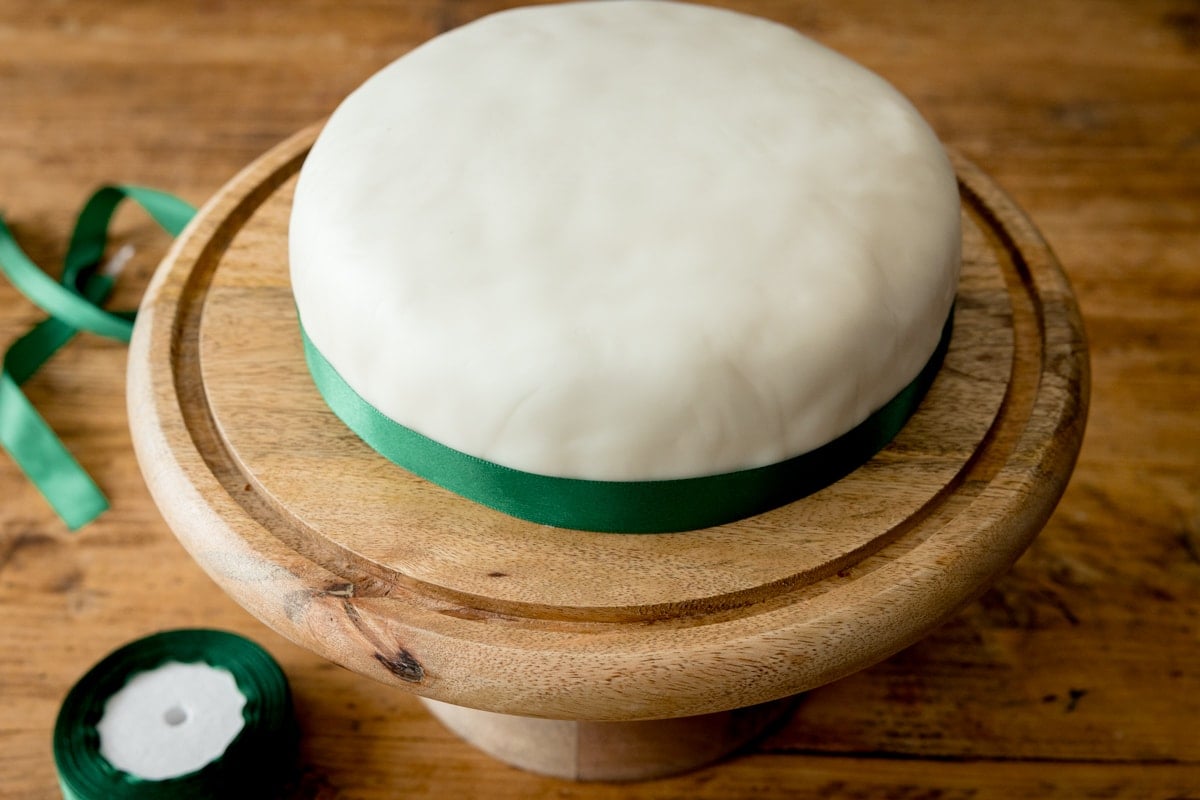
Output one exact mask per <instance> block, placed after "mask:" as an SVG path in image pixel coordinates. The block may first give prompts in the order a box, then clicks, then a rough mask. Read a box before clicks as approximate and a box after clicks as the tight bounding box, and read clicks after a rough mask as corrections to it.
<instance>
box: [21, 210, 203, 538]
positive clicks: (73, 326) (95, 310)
mask: <svg viewBox="0 0 1200 800" xmlns="http://www.w3.org/2000/svg"><path fill="white" fill-rule="evenodd" d="M126 198H129V199H131V200H133V201H134V202H136V203H137V204H138V205H140V206H141V207H142V208H143V209H145V210H146V212H147V213H148V214H149V215H150V216H151V218H153V219H154V221H155V222H157V223H158V224H159V225H160V226H162V228H163V229H164V230H166V231H167V232H168V233H170V234H171V235H172V236H177V235H178V234H179V233H180V232H181V231H182V230H183V229H184V227H185V226H186V225H187V223H188V222H189V221H190V220H191V218H192V217H193V216H194V215H195V213H196V211H195V209H194V208H192V206H190V205H188V204H187V203H186V202H184V201H183V200H180V199H179V198H177V197H174V196H172V195H169V194H165V193H163V192H159V191H156V190H154V189H147V188H145V187H141V186H105V187H103V188H101V189H100V190H99V191H97V192H96V193H95V194H93V195H92V196H91V198H89V199H88V201H87V203H85V204H84V206H83V209H82V210H81V211H80V212H79V217H78V219H77V220H76V223H75V229H74V231H73V232H72V234H71V243H70V245H69V246H68V248H67V255H66V258H65V259H64V264H63V270H62V275H61V276H60V278H59V280H58V281H55V280H54V279H53V278H51V277H50V276H49V275H47V274H46V273H45V272H43V271H42V270H41V269H39V268H38V266H37V265H36V264H34V263H33V261H31V260H30V258H29V257H28V256H27V255H25V253H24V251H22V250H21V248H20V247H19V246H18V245H17V242H16V239H15V238H14V237H13V235H12V231H10V230H9V228H8V226H7V225H6V224H5V223H4V219H3V217H0V270H2V271H3V272H4V274H5V275H6V276H7V277H8V279H9V281H11V282H12V284H13V285H14V286H16V287H17V289H19V290H20V291H21V292H22V293H23V294H24V295H25V296H26V297H28V298H29V299H30V300H31V301H32V302H33V303H34V304H35V305H36V306H38V307H39V308H41V309H42V310H43V311H45V312H46V313H48V314H49V315H50V319H47V320H44V321H42V322H40V323H38V324H37V325H35V326H34V327H33V328H32V329H31V330H29V332H27V333H26V334H25V335H24V336H22V337H21V338H19V339H18V340H17V341H16V342H14V343H13V345H12V346H11V347H10V348H9V349H8V352H7V353H5V355H4V370H3V374H2V375H0V445H3V447H4V449H5V450H7V451H8V452H9V454H10V455H11V456H12V457H13V460H14V461H16V462H17V465H18V466H20V467H21V469H22V470H23V471H24V472H25V474H26V475H27V476H28V477H29V479H30V480H31V481H33V484H34V485H35V486H36V487H37V488H38V490H39V491H40V492H41V493H42V495H43V496H44V497H45V498H46V500H47V501H49V503H50V505H51V506H52V507H53V508H54V510H55V512H56V513H57V514H58V515H59V516H60V517H61V518H62V520H63V521H64V522H65V523H66V524H67V527H68V528H70V529H71V530H77V529H78V528H80V527H82V526H83V525H86V524H87V523H88V522H91V521H92V520H93V519H95V518H96V516H97V515H99V514H100V513H101V512H103V511H104V510H105V509H107V508H108V500H107V498H105V496H104V493H103V492H102V491H100V487H98V486H97V485H96V483H95V482H94V481H93V480H92V479H91V477H89V476H88V474H87V472H86V471H85V470H84V469H83V467H81V466H80V465H79V462H78V461H76V460H75V458H74V456H72V455H71V453H70V452H69V451H68V450H67V449H66V447H64V446H63V443H62V442H61V441H60V440H59V438H58V437H57V436H56V435H55V434H54V431H53V430H51V429H50V426H49V425H48V424H46V421H45V419H43V418H42V416H41V415H40V414H39V413H38V412H37V409H35V408H34V407H33V405H32V404H31V403H30V402H29V400H28V398H26V397H25V394H24V393H23V392H22V391H21V384H23V383H24V382H25V381H26V380H28V379H29V378H30V377H32V376H33V375H34V373H36V372H37V371H38V369H40V368H41V366H42V365H43V364H45V363H46V361H48V360H49V359H50V357H51V356H53V355H54V354H55V353H56V352H58V350H59V348H61V347H62V346H63V345H65V344H66V343H67V342H69V341H70V340H71V339H72V338H73V337H74V336H75V334H76V333H78V332H79V331H81V330H84V331H90V332H91V333H95V334H98V335H100V336H106V337H108V338H111V339H116V340H118V341H122V342H128V341H129V337H130V336H131V335H132V333H133V319H134V312H132V311H117V312H111V311H106V310H105V309H104V308H103V307H102V304H103V303H104V301H105V300H106V299H107V298H108V295H109V294H110V293H111V292H112V288H113V282H114V279H113V277H112V276H110V275H105V274H103V273H101V272H99V271H97V266H98V265H99V263H100V260H101V259H102V258H103V256H104V250H105V247H106V245H107V243H108V228H109V224H110V223H111V221H112V217H113V214H114V212H115V211H116V209H117V207H118V206H119V205H120V204H121V201H123V200H124V199H126Z"/></svg>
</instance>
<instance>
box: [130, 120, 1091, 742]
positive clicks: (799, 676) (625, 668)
mask: <svg viewBox="0 0 1200 800" xmlns="http://www.w3.org/2000/svg"><path fill="white" fill-rule="evenodd" d="M316 130H317V129H316V128H312V129H308V130H305V131H302V132H300V133H299V134H297V135H296V136H294V137H292V138H291V139H289V140H287V141H286V142H284V143H283V144H281V145H280V146H278V147H276V148H275V149H274V150H272V151H271V152H269V153H268V154H266V155H265V156H264V157H263V158H261V159H260V160H259V161H257V162H255V163H253V164H251V165H250V166H249V167H247V168H246V169H245V170H244V171H243V172H242V173H240V174H239V175H238V176H237V177H235V178H234V179H233V180H232V181H230V183H228V184H227V185H226V186H225V187H224V188H223V189H222V190H221V191H220V192H219V193H218V194H217V195H215V196H214V197H213V198H212V199H211V200H210V201H209V202H208V203H207V204H206V205H205V206H204V208H203V209H202V210H201V212H200V214H198V215H197V217H196V219H195V220H194V221H193V223H192V224H191V225H190V226H189V228H188V230H187V231H186V232H185V233H184V234H183V235H182V236H181V237H180V238H179V239H178V240H177V242H176V244H175V246H174V247H173V248H172V250H171V252H170V253H169V254H168V255H167V257H166V258H165V260H164V262H163V264H162V266H161V267H160V269H159V271H158V272H157V273H156V275H155V277H154V279H153V281H152V283H151V285H150V288H149V290H148V291H147V293H146V297H145V299H144V301H143V305H142V310H141V313H140V315H139V318H138V323H137V326H136V330H135V334H134V339H133V342H132V345H131V351H130V368H129V392H128V402H129V416H130V420H131V425H132V427H133V438H134V443H135V449H136V451H137V455H138V461H139V464H140V465H141V468H142V471H143V474H144V476H145V478H146V481H147V484H148V485H149V487H150V490H151V493H152V495H153V497H154V499H155V502H156V503H157V505H158V507H159V509H160V510H161V512H162V514H163V516H164V518H165V519H166V521H167V523H168V525H169V526H170V527H171V529H172V530H173V531H174V532H175V534H176V536H177V537H178V538H179V539H180V541H181V542H182V544H183V545H184V547H185V548H186V549H187V550H188V552H189V553H190V554H191V555H192V556H193V557H194V558H195V560H196V561H197V562H198V563H199V564H200V566H201V567H202V568H203V569H204V570H205V571H206V572H207V573H208V574H209V575H210V576H211V577H212V578H213V579H214V580H215V581H216V582H217V583H218V584H219V585H220V586H221V587H222V588H223V589H224V590H225V591H226V592H227V593H228V594H229V595H230V596H231V597H233V598H234V599H235V600H236V601H237V602H239V603H240V604H241V605H242V606H243V607H245V608H246V609H247V610H249V611H250V612H251V613H252V614H254V615H255V616H257V617H258V618H259V619H260V620H262V621H263V622H265V623H266V624H267V625H269V626H270V627H272V628H273V629H275V630H276V631H278V632H279V633H281V634H282V635H284V636H286V637H288V638H289V639H291V640H293V641H295V642H296V643H298V644H300V645H301V646H303V647H306V648H308V649H311V650H314V651H315V652H317V653H319V654H320V655H322V656H324V657H325V658H327V659H329V660H331V661H334V662H335V663H338V664H341V665H342V666H345V667H347V668H348V669H351V670H353V671H355V672H359V673H361V674H364V675H368V676H370V677H373V678H376V679H378V680H380V681H383V682H385V683H389V684H392V685H395V686H399V687H401V688H404V689H406V690H408V691H411V692H413V693H415V694H417V695H420V696H422V697H423V698H427V699H430V700H434V701H438V702H441V703H448V704H451V705H454V706H463V707H466V708H468V709H486V710H487V711H486V712H480V713H481V714H487V713H492V714H499V715H533V716H536V717H543V718H550V719H560V720H588V721H596V722H605V721H611V722H631V721H635V720H647V719H665V718H672V717H684V716H696V715H704V714H713V713H719V712H726V711H729V710H730V709H740V708H745V707H750V706H756V705H759V704H762V703H768V702H770V701H774V700H779V699H781V698H786V697H788V696H791V695H794V694H796V693H797V692H801V691H804V690H807V689H810V688H813V687H816V686H819V685H822V684H824V683H827V682H829V681H832V680H835V679H837V678H840V677H843V676H845V675H847V674H850V673H852V672H855V671H857V670H859V669H862V668H864V667H867V666H869V665H871V664H873V663H875V662H878V661H880V660H882V659H884V658H886V657H888V656H890V655H892V654H893V653H895V652H897V651H899V650H901V649H903V648H904V647H906V646H908V645H909V644H911V643H913V642H915V641H916V640H917V639H919V638H921V637H922V636H923V635H925V634H926V633H927V632H928V631H929V630H931V629H932V628H934V627H936V626H937V625H939V624H941V623H942V622H944V621H945V620H946V619H948V618H949V617H950V616H952V615H953V614H954V613H956V612H957V611H958V609H960V608H961V607H962V606H963V605H964V604H966V603H967V602H969V601H970V600H972V599H973V598H974V597H975V596H976V595H977V594H978V593H979V592H981V591H982V590H983V589H984V588H985V587H986V586H987V585H988V584H990V582H991V581H992V580H993V579H994V578H995V577H996V576H997V575H999V574H1000V573H1001V572H1003V571H1004V570H1006V569H1007V568H1008V567H1009V566H1010V565H1011V564H1012V563H1013V562H1014V561H1015V560H1016V558H1017V557H1018V556H1019V555H1020V554H1021V553H1022V552H1023V551H1024V550H1025V548H1026V547H1027V546H1028V544H1029V542H1030V541H1032V539H1033V537H1034V536H1035V535H1036V533H1037V532H1038V531H1039V530H1040V529H1041V527H1042V526H1043V525H1044V524H1045V522H1046V520H1047V519H1048V518H1049V516H1050V514H1051V512H1052V510H1053V508H1054V506H1055V505H1056V504H1057V501H1058V499H1059V498H1060V496H1061V495H1062V492H1063V491H1064V489H1065V486H1066V483H1067V479H1068V477H1069V475H1070V472H1071V469H1072V466H1073V464H1074V461H1075V458H1076V456H1077V454H1078V451H1079V447H1080V444H1081V440H1082V435H1083V428H1084V421H1085V418H1086V410H1087V404H1088V360H1087V349H1086V343H1085V340H1084V334H1083V326H1082V321H1081V320H1080V317H1079V313H1078V310H1077V307H1076V305H1075V302H1074V299H1073V296H1072V293H1071V289H1070V286H1069V284H1068V282H1067V280H1066V277H1065V275H1063V273H1062V271H1061V269H1060V268H1059V267H1058V264H1057V262H1056V260H1055V259H1054V256H1053V255H1052V254H1051V253H1050V251H1049V249H1048V247H1047V246H1046V244H1045V242H1044V241H1043V240H1042V238H1041V236H1040V235H1039V234H1038V232H1037V231H1036V229H1035V228H1034V227H1033V225H1032V223H1030V222H1029V220H1028V219H1026V218H1025V216H1024V215H1023V214H1022V213H1021V212H1020V211H1019V210H1018V209H1017V208H1016V206H1015V205H1014V204H1013V203H1012V201H1010V200H1009V199H1008V198H1007V197H1006V196H1005V195H1004V194H1003V193H1002V192H1001V191H1000V190H999V188H998V187H996V186H995V184H993V183H991V181H990V179H987V178H986V176H985V175H984V174H983V173H982V172H980V171H979V170H978V169H976V168H975V167H973V166H971V165H970V164H969V162H967V161H966V159H964V158H962V157H961V156H958V155H955V156H954V160H955V166H956V169H958V170H959V171H960V176H964V180H965V182H966V185H967V186H968V188H969V189H970V190H971V191H973V192H976V193H977V194H979V195H980V196H981V197H982V198H983V199H984V200H985V201H986V202H987V204H988V206H989V207H990V208H993V209H1000V213H1001V215H1002V216H1003V219H1000V218H999V217H998V218H997V219H996V220H993V222H994V223H995V224H996V225H997V226H998V229H999V230H1000V231H1001V232H1002V234H1003V235H1005V236H1009V237H1011V239H1012V244H1013V246H1014V248H1015V249H1016V251H1018V252H1020V253H1021V254H1023V256H1024V258H1025V263H1024V264H1023V268H1024V269H1025V270H1026V276H1025V279H1026V280H1027V281H1028V282H1029V284H1030V286H1031V291H1032V292H1033V293H1035V294H1036V296H1037V298H1038V301H1037V303H1036V305H1037V309H1036V312H1037V314H1038V315H1039V318H1040V324H1041V326H1042V330H1043V332H1044V352H1043V353H1042V368H1041V372H1040V374H1039V375H1038V376H1037V379H1036V380H1037V387H1036V391H1035V396H1034V397H1033V400H1032V404H1033V409H1034V411H1035V412H1037V413H1034V414H1031V415H1030V416H1029V418H1028V422H1027V424H1026V425H1025V427H1024V428H1023V429H1022V430H1020V431H1019V433H1014V434H1013V438H1014V440H1015V441H1014V443H1013V445H1012V447H1011V451H1010V453H1009V457H1008V459H1007V461H1006V462H1005V463H1004V465H1003V466H1001V467H1000V468H999V469H998V471H997V472H996V474H995V475H994V477H993V479H992V480H991V482H990V484H989V485H988V486H987V488H985V489H983V490H982V491H981V492H980V494H979V495H978V496H976V497H975V498H974V499H973V500H972V502H971V504H970V506H968V507H967V508H966V509H965V511H963V512H962V513H960V514H958V516H956V517H955V518H954V519H952V520H951V521H950V522H949V523H948V524H947V525H946V526H945V527H944V528H943V529H941V530H940V531H938V532H937V533H935V534H933V535H931V536H929V537H928V538H926V539H925V540H924V541H922V542H920V543H918V544H917V545H915V546H914V547H912V548H911V549H910V550H908V551H907V552H905V553H902V554H900V555H898V556H897V557H896V558H895V559H894V560H892V561H890V562H888V563H887V564H885V565H883V566H880V567H879V568H877V569H875V570H873V571H871V572H870V573H868V574H866V575H864V576H862V577H861V578H858V579H856V580H854V581H851V582H849V584H851V585H849V586H833V587H831V588H830V589H829V590H828V591H825V592H823V593H822V594H820V596H818V597H815V598H813V599H811V600H807V601H806V602H805V604H804V608H803V612H802V613H801V612H798V611H797V610H796V609H795V608H794V607H791V606H785V607H778V608H772V609H770V610H768V611H764V612H763V613H760V614H756V615H753V616H752V617H750V618H741V619H739V620H737V621H736V623H735V622H730V621H717V622H713V623H711V624H698V625H690V626H676V627H672V626H663V627H662V628H661V629H656V628H654V627H653V626H636V627H634V626H629V627H622V626H619V625H614V626H607V625H593V626H590V627H587V628H586V629H575V628H572V629H570V630H561V629H555V628H554V627H552V626H549V627H547V626H542V627H539V626H534V625H530V626H521V625H517V624H509V622H508V621H505V620H503V619H493V618H491V617H488V616H484V615H479V614H472V613H469V612H470V609H460V608H455V607H449V606H448V605H447V604H446V603H445V602H444V601H438V600H436V599H432V598H428V597H422V596H419V595H417V594H416V593H413V592H408V591H405V590H403V589H400V588H397V589H395V590H394V591H392V593H391V594H389V595H387V596H373V597H356V596H355V595H354V586H353V584H348V583H347V581H346V579H345V578H343V577H341V576H340V575H338V574H337V572H336V571H335V569H336V565H331V566H333V567H334V569H330V568H327V567H326V566H322V565H321V564H317V563H315V562H313V561H311V560H309V559H307V558H305V557H304V556H302V555H301V554H299V553H297V552H295V551H294V550H291V549H289V548H287V547H285V546H284V545H283V544H282V542H281V541H280V540H279V539H278V538H276V537H275V536H274V535H273V534H272V533H271V532H270V531H269V530H267V529H266V528H264V527H263V526H262V525H260V524H259V523H258V522H257V521H256V520H255V519H254V518H253V517H252V516H251V515H250V514H248V513H247V511H246V509H245V508H244V507H243V506H242V505H240V504H239V503H238V502H237V501H236V500H235V499H234V498H233V497H231V496H230V495H229V494H228V493H227V492H226V490H225V489H224V488H223V487H222V484H221V482H220V481H219V480H218V478H217V477H216V476H215V475H214V474H213V472H212V470H211V469H210V465H209V464H207V463H206V461H205V458H204V456H203V455H202V446H203V445H204V442H203V441H201V440H202V439H203V438H204V437H206V436H215V435H216V434H215V432H213V431H207V432H206V431H195V430H189V429H188V428H187V426H186V425H185V422H184V418H183V416H182V412H181V409H180V402H181V397H183V396H184V395H183V393H186V392H189V391H192V392H202V391H203V389H202V388H200V387H186V386H176V383H175V380H174V376H173V374H172V364H171V357H170V356H171V350H170V348H171V345H172V341H174V339H175V337H176V336H177V335H179V330H178V327H179V326H180V325H182V324H184V322H182V321H181V320H184V319H185V315H182V314H181V313H180V309H179V306H178V304H179V303H180V298H181V297H182V296H183V293H184V288H185V286H186V284H187V282H188V280H189V279H190V277H191V275H192V274H193V272H194V268H195V267H196V265H198V264H199V265H201V266H203V263H202V262H203V260H204V259H206V258H208V259H214V258H219V255H220V252H223V248H224V247H225V246H226V245H227V244H228V240H229V236H230V235H231V234H230V233H229V231H230V230H231V229H230V228H229V224H230V220H236V219H237V218H238V217H239V215H241V217H242V218H243V219H244V218H245V217H246V216H248V215H249V214H250V213H251V212H252V211H253V209H254V208H256V207H257V205H258V203H259V202H261V198H262V197H263V196H269V194H270V193H271V192H272V191H273V190H274V189H275V188H277V186H278V184H279V182H281V181H276V182H275V183H274V184H272V183H271V181H270V180H269V178H270V176H273V175H278V174H279V173H280V172H281V170H282V169H283V167H284V166H286V165H287V164H290V163H292V162H295V161H296V160H297V159H303V156H304V153H305V152H306V151H307V148H308V146H309V145H310V144H311V141H312V139H313V138H314V136H315V133H316ZM214 254H215V255H214ZM177 392H179V393H180V394H178V395H177V394H176V393H177ZM172 441H174V442H187V443H188V444H187V445H186V446H179V445H173V444H172V443H171V442H172ZM974 510H977V511H979V512H980V513H978V514H976V513H973V511H974ZM984 510H986V513H982V512H983V511H984ZM977 519H989V520H991V521H990V522H989V523H988V524H987V525H985V526H983V527H980V526H978V524H977V523H976V522H974V521H973V520H977ZM964 526H966V527H964ZM955 533H957V535H958V536H959V537H960V540H961V538H962V537H964V536H967V537H969V539H970V541H971V543H972V547H971V548H970V551H969V552H962V551H960V550H957V549H956V548H953V547H947V546H946V543H945V542H944V541H940V540H941V539H943V538H944V537H943V534H946V536H947V537H950V536H951V535H953V534H955ZM280 598H282V601H281V600H280ZM864 641H867V642H870V646H869V647H864V646H862V643H863V642H864ZM714 687H720V689H719V690H714ZM439 716H442V715H440V714H439ZM451 726H452V727H453V725H451Z"/></svg>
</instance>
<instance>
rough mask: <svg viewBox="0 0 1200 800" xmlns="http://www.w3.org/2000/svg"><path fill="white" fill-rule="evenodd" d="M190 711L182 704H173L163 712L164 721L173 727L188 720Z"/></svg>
mask: <svg viewBox="0 0 1200 800" xmlns="http://www.w3.org/2000/svg"><path fill="white" fill-rule="evenodd" d="M187 718H188V712H187V709H185V708H183V707H182V706H171V707H170V708H168V709H167V710H166V711H164V712H163V722H165V723H167V724H168V725H170V726H171V727H172V728H174V727H176V726H178V725H182V724H183V723H185V722H187Z"/></svg>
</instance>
